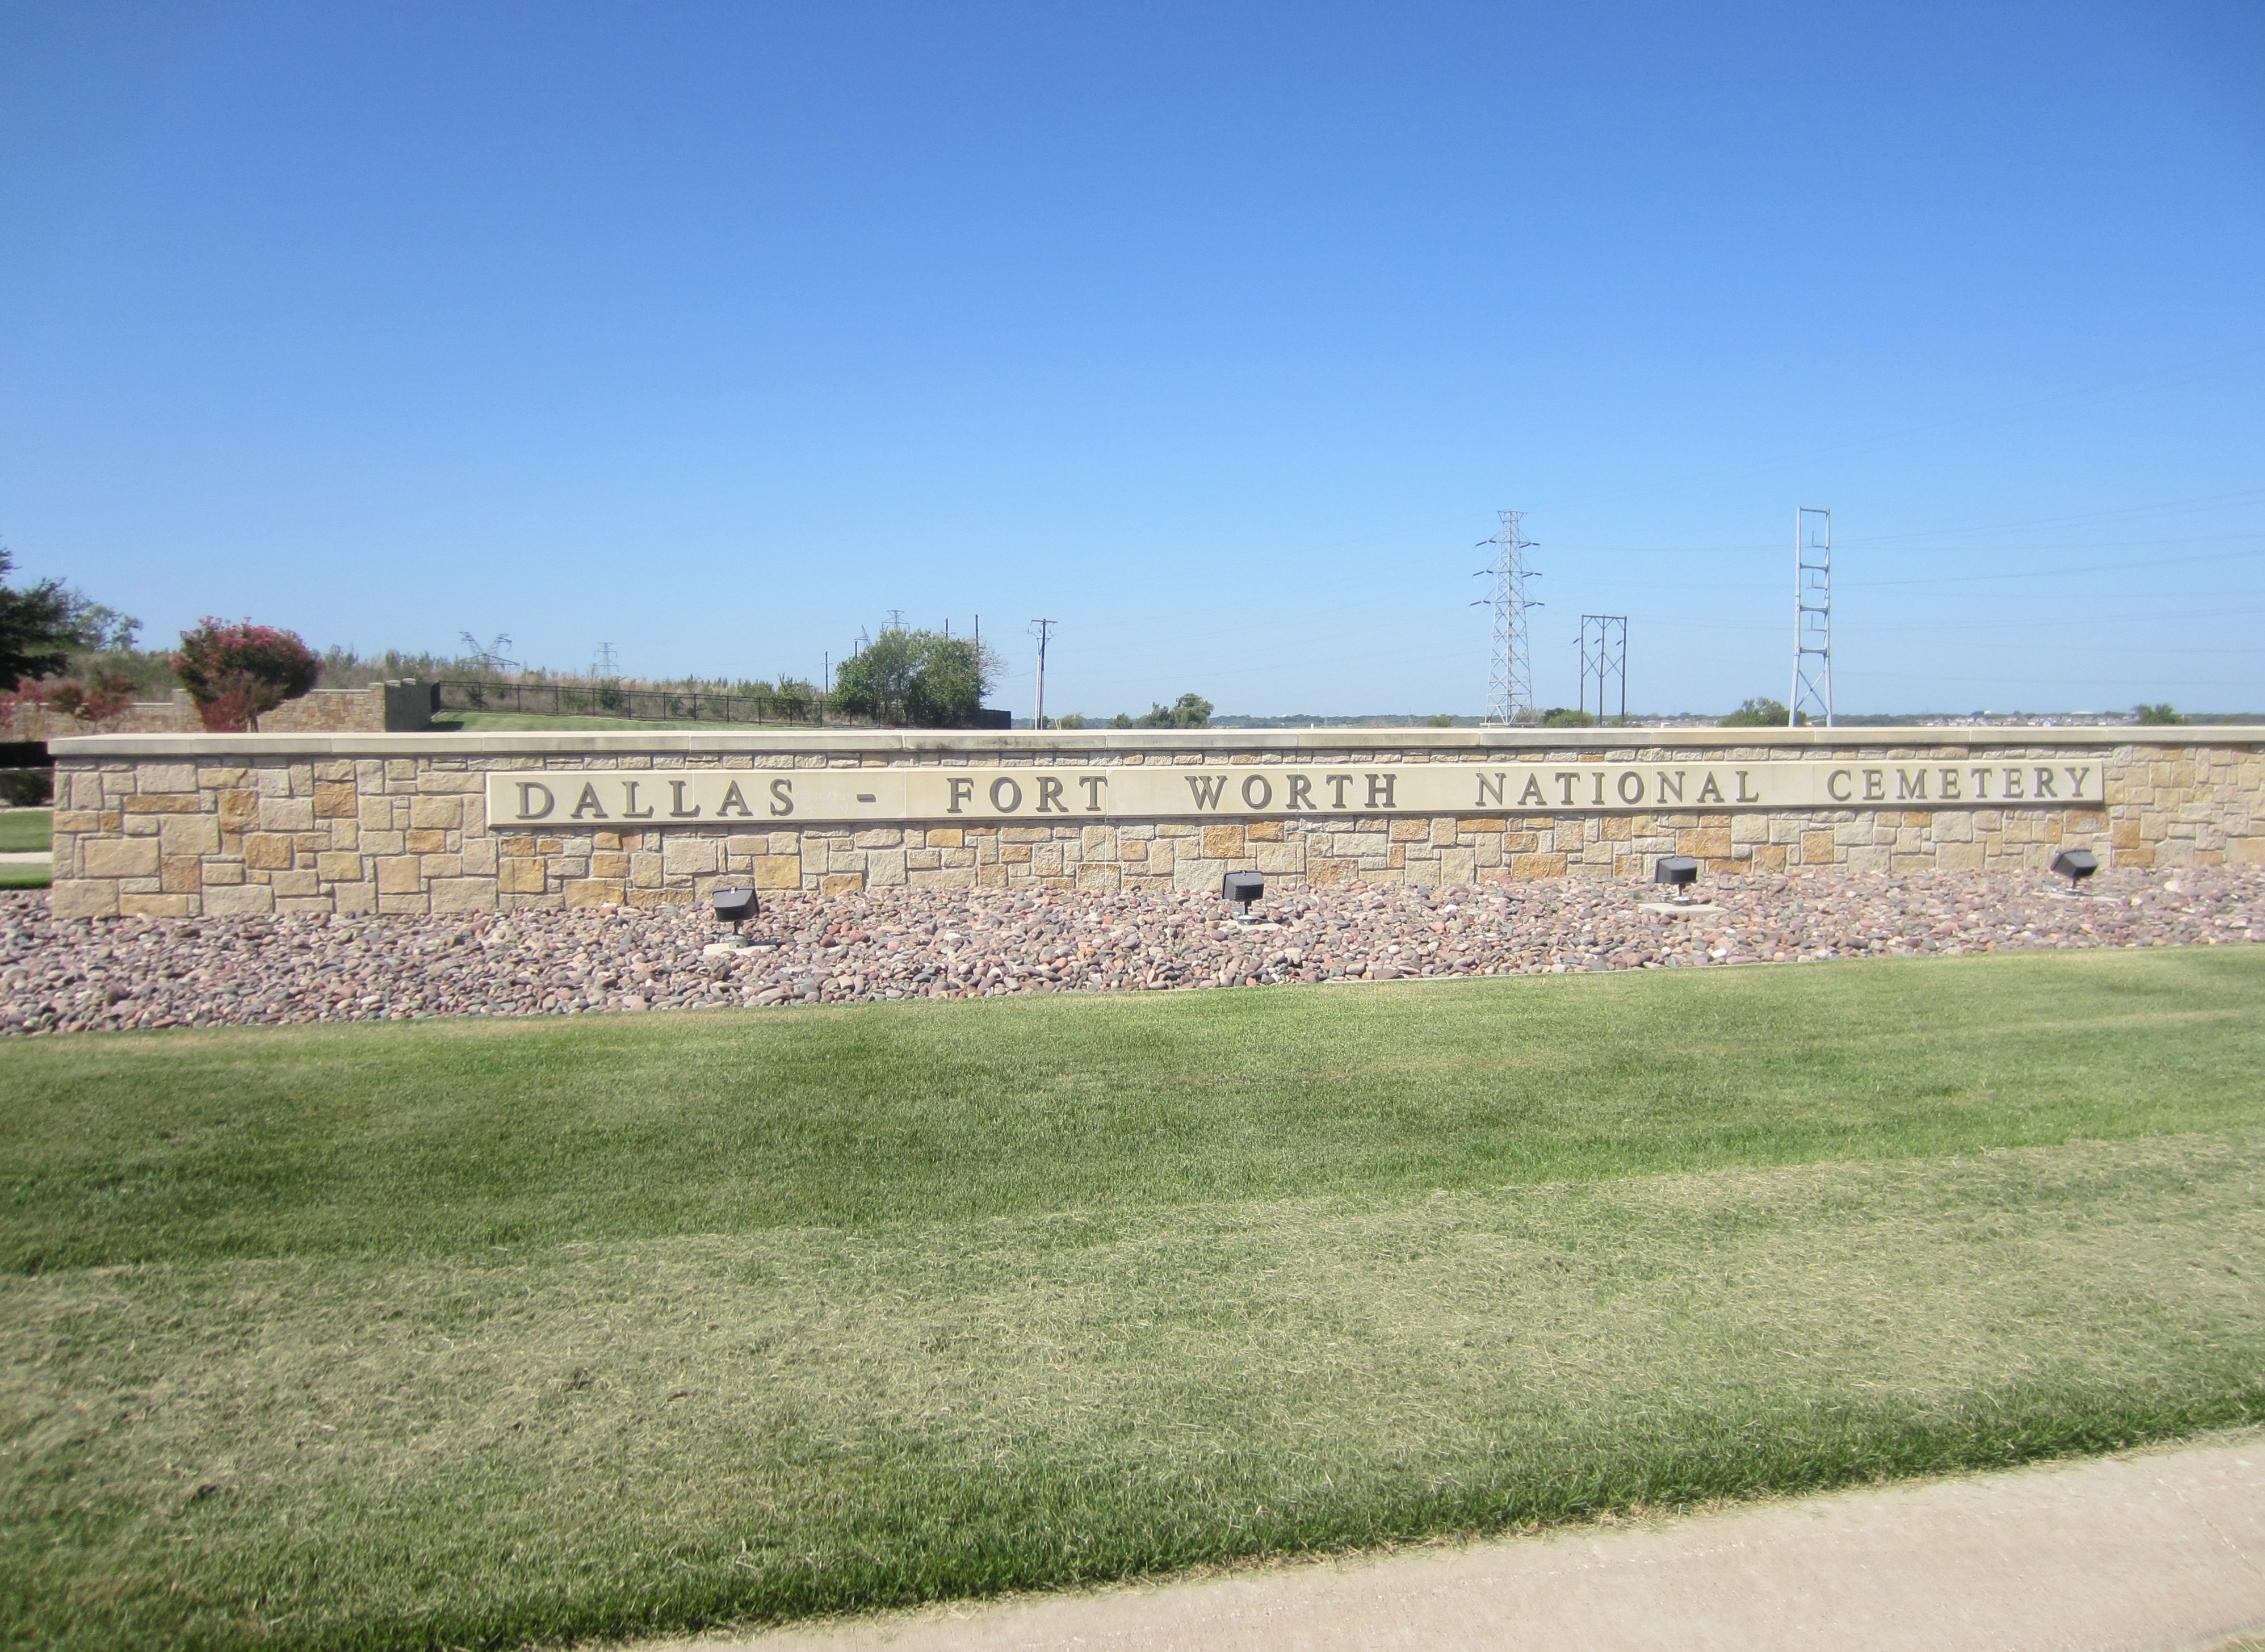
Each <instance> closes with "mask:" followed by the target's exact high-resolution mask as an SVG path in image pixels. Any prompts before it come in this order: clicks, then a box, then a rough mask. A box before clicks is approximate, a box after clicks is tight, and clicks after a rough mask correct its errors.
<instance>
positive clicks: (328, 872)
mask: <svg viewBox="0 0 2265 1652" xmlns="http://www.w3.org/2000/svg"><path fill="white" fill-rule="evenodd" d="M315 876H316V877H319V878H321V879H322V880H323V881H324V883H326V884H358V883H360V882H361V877H362V869H361V855H345V854H341V853H339V851H338V850H336V849H325V850H324V851H322V852H321V853H319V854H317V855H316V856H315Z"/></svg>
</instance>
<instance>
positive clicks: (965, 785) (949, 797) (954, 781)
mask: <svg viewBox="0 0 2265 1652" xmlns="http://www.w3.org/2000/svg"><path fill="white" fill-rule="evenodd" d="M944 792H945V807H944V812H945V813H946V814H962V813H965V811H964V810H963V809H961V808H960V806H959V805H960V804H964V803H965V802H966V801H967V800H968V799H969V798H970V797H973V796H974V795H975V782H973V781H972V780H968V779H965V778H964V777H962V776H961V775H953V776H952V777H951V778H950V780H948V781H946V782H944Z"/></svg>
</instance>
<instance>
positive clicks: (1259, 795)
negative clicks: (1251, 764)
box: [1242, 775, 1274, 809]
mask: <svg viewBox="0 0 2265 1652" xmlns="http://www.w3.org/2000/svg"><path fill="white" fill-rule="evenodd" d="M1253 787H1256V788H1257V791H1256V795H1255V796H1254V795H1253V794H1252V790H1251V789H1252V788H1253ZM1273 801H1274V782H1272V781H1271V780H1269V779H1267V778H1266V776H1265V775H1244V776H1243V777H1242V806H1243V807H1244V808H1246V809H1264V807H1265V806H1266V805H1267V804H1270V803H1272V802H1273Z"/></svg>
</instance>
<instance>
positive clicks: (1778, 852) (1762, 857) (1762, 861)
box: [1747, 843, 1786, 872]
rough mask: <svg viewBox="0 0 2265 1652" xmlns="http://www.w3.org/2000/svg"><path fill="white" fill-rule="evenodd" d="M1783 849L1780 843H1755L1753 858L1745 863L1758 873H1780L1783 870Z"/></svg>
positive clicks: (1783, 846) (1784, 847)
mask: <svg viewBox="0 0 2265 1652" xmlns="http://www.w3.org/2000/svg"><path fill="white" fill-rule="evenodd" d="M1785 849H1786V846H1785V845H1784V844H1782V843H1757V844H1755V845H1754V852H1753V857H1752V860H1751V861H1749V862H1747V863H1748V864H1749V865H1751V866H1752V868H1753V869H1754V870H1756V871H1758V872H1781V871H1783V870H1785Z"/></svg>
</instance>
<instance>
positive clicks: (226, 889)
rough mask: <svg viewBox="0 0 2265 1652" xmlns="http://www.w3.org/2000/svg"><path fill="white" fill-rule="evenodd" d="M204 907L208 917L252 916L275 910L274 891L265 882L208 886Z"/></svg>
mask: <svg viewBox="0 0 2265 1652" xmlns="http://www.w3.org/2000/svg"><path fill="white" fill-rule="evenodd" d="M204 908H205V915H206V916H207V917H208V918H249V917H253V916H256V915H257V914H259V913H268V912H273V911H274V910H275V891H273V890H272V889H270V888H268V886H267V885H266V884H234V885H222V886H221V887H219V888H214V887H210V886H208V887H207V888H206V890H205V892H204Z"/></svg>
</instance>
